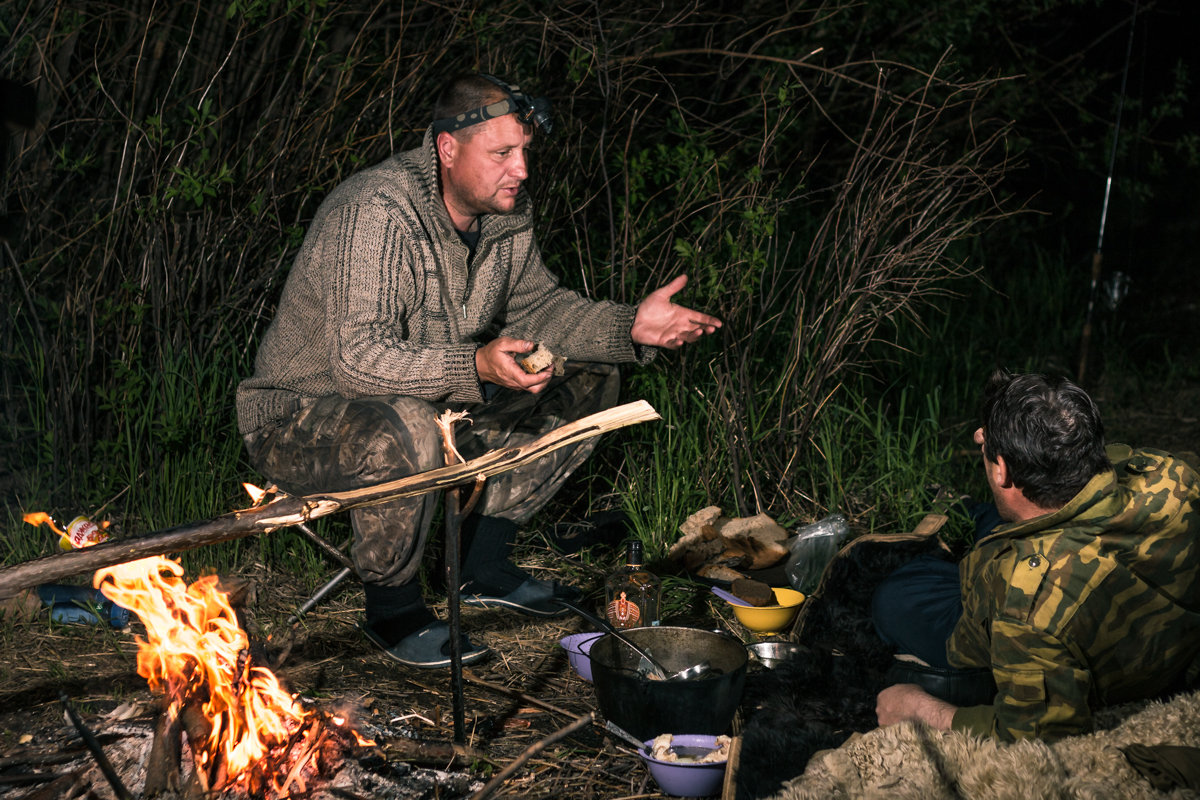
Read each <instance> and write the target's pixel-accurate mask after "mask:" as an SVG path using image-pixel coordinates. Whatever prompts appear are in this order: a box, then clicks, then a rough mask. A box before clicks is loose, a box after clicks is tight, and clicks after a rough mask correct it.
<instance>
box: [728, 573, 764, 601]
mask: <svg viewBox="0 0 1200 800" xmlns="http://www.w3.org/2000/svg"><path fill="white" fill-rule="evenodd" d="M729 590H730V591H731V592H733V593H734V594H735V595H737V596H738V597H740V598H741V599H743V600H745V601H746V602H747V603H749V604H750V605H752V606H773V605H775V590H774V589H772V588H771V587H770V586H768V585H767V584H765V583H763V582H762V581H756V580H751V579H749V578H738V579H737V580H736V581H734V582H733V585H732V586H730V587H729Z"/></svg>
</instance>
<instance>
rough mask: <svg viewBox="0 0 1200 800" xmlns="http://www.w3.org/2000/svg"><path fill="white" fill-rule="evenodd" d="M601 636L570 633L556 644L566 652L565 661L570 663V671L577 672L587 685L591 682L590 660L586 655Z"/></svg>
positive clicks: (598, 634) (592, 633)
mask: <svg viewBox="0 0 1200 800" xmlns="http://www.w3.org/2000/svg"><path fill="white" fill-rule="evenodd" d="M603 635H604V634H603V633H599V632H591V633H572V634H571V635H570V636H564V637H563V638H561V639H559V642H558V643H559V644H561V645H562V647H563V649H564V650H566V651H567V661H568V662H569V663H570V665H571V669H573V670H575V671H576V672H578V673H579V677H581V678H583V679H584V680H585V681H587V682H589V683H591V680H592V659H591V656H589V655H588V651H589V650H591V649H592V645H594V644H595V643H596V640H597V639H599V638H600V637H601V636H603Z"/></svg>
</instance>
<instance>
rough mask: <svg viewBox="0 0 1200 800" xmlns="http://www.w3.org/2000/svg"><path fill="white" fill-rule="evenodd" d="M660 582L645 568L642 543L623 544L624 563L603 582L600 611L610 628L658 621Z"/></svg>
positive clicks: (628, 626) (633, 541)
mask: <svg viewBox="0 0 1200 800" xmlns="http://www.w3.org/2000/svg"><path fill="white" fill-rule="evenodd" d="M661 598H662V582H661V581H660V580H659V579H658V576H656V575H654V573H652V572H650V571H649V570H647V569H646V567H645V566H644V564H643V561H642V543H641V542H640V541H638V540H637V539H630V540H629V541H628V542H626V544H625V564H624V565H623V566H621V567H619V568H618V569H617V570H616V571H614V572H613V573H612V574H611V575H609V576H608V580H606V581H605V582H604V613H605V616H606V617H607V618H608V622H609V624H610V625H612V626H613V627H614V628H641V627H645V626H647V625H657V624H658V609H659V601H660V600H661Z"/></svg>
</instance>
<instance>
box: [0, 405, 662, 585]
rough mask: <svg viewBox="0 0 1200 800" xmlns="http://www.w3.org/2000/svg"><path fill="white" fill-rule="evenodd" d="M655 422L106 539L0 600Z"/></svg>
mask: <svg viewBox="0 0 1200 800" xmlns="http://www.w3.org/2000/svg"><path fill="white" fill-rule="evenodd" d="M657 419H661V417H660V416H659V415H658V412H656V411H655V410H654V408H653V407H652V406H651V405H650V404H649V403H647V402H646V401H644V400H638V401H636V402H633V403H626V404H625V405H621V406H616V407H614V408H609V409H606V410H604V411H600V412H597V413H595V414H591V415H589V416H587V417H584V418H583V419H580V420H576V421H575V422H570V423H567V424H566V425H562V426H560V427H558V428H555V429H554V430H552V431H550V432H549V433H547V434H545V435H543V436H540V437H538V438H537V439H535V440H534V441H532V442H529V443H528V444H526V445H523V446H521V447H505V448H502V449H500V450H490V451H488V452H486V453H484V454H483V455H481V456H479V457H478V458H474V459H472V460H470V461H468V462H466V463H465V464H455V465H453V466H446V467H439V468H437V469H432V470H428V471H426V472H420V473H418V474H416V475H410V476H408V477H406V478H399V479H397V480H394V481H388V482H386V483H380V484H375V485H373V486H364V487H362V488H360V489H350V490H347V491H344V492H328V493H324V494H312V495H308V496H306V497H292V496H290V495H282V496H279V497H277V498H275V499H274V500H272V501H271V502H270V503H267V504H265V505H261V506H256V507H254V508H250V509H246V510H244V511H234V512H231V513H229V514H223V515H222V516H219V517H216V518H214V519H210V520H206V521H204V522H194V523H191V524H188V525H181V526H179V527H175V528H169V529H167V530H165V531H158V532H156V533H150V534H146V535H145V536H139V537H133V538H129V539H109V540H108V541H106V542H102V543H100V544H97V545H92V546H91V547H83V548H80V549H78V550H68V551H67V552H64V553H55V554H53V555H48V556H42V557H41V558H35V559H33V560H32V561H26V562H24V563H22V564H16V565H14V566H10V567H5V568H3V569H0V598H5V597H12V596H13V595H15V594H16V593H17V592H19V591H21V590H22V589H29V588H31V587H34V586H37V585H38V584H41V583H52V582H54V581H57V580H60V579H62V578H65V577H68V576H71V575H78V574H80V573H83V572H91V571H94V570H97V569H100V568H101V567H109V566H112V565H113V564H122V563H124V562H126V561H134V560H136V559H139V558H145V557H147V556H154V555H162V554H163V553H174V552H178V551H180V550H190V549H192V548H196V547H201V546H203V545H208V544H216V543H218V542H224V541H228V540H230V539H240V538H244V537H246V536H252V535H254V534H256V533H269V532H271V531H273V530H278V529H279V528H286V527H288V526H290V525H296V524H299V523H302V522H308V521H310V520H314V519H318V518H320V517H325V516H328V515H330V514H335V513H338V512H340V511H349V510H350V509H354V508H362V507H364V506H373V505H379V504H380V503H386V502H389V501H391V500H397V499H399V498H402V497H415V496H418V495H422V494H426V493H428V492H435V491H440V490H443V489H448V488H450V487H452V486H471V485H474V484H475V483H476V479H477V478H479V477H484V478H490V477H492V476H495V475H500V474H502V473H505V472H508V471H510V470H514V469H517V468H519V467H523V466H526V465H528V464H531V463H532V462H534V461H537V460H538V459H540V458H543V457H545V456H546V455H549V454H550V453H552V452H554V451H555V450H558V449H559V448H562V447H567V446H569V445H574V444H578V443H579V442H582V441H584V440H586V439H590V438H592V437H594V436H599V435H600V434H602V433H608V432H610V431H614V430H617V429H618V428H624V427H626V426H628V425H635V424H637V423H640V422H649V421H650V420H657Z"/></svg>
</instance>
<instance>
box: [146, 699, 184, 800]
mask: <svg viewBox="0 0 1200 800" xmlns="http://www.w3.org/2000/svg"><path fill="white" fill-rule="evenodd" d="M182 757H183V720H181V719H180V718H179V708H178V707H177V706H176V705H174V704H173V703H169V702H166V701H165V700H163V701H162V703H161V706H160V710H159V713H158V718H157V720H156V721H155V724H154V740H153V741H152V742H151V744H150V757H149V758H148V759H146V783H145V785H144V787H143V788H142V796H143V797H148V798H152V797H158V796H159V795H161V794H167V793H178V792H179V787H180V780H179V775H180V768H181V759H182Z"/></svg>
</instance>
